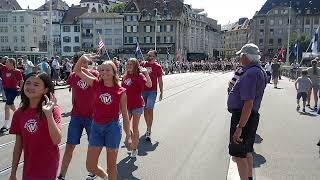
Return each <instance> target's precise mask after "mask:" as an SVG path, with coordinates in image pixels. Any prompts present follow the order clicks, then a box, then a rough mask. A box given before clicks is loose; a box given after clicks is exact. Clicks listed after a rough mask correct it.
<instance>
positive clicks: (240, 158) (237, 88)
mask: <svg viewBox="0 0 320 180" xmlns="http://www.w3.org/2000/svg"><path fill="white" fill-rule="evenodd" d="M259 54H260V51H259V48H258V47H257V46H256V45H254V44H246V45H244V46H243V47H242V48H241V50H240V51H238V52H237V55H240V63H241V65H243V67H244V68H243V71H244V73H243V75H242V76H241V77H240V78H239V80H237V81H236V83H235V85H234V87H233V88H232V90H231V92H230V94H229V97H228V110H229V112H231V113H232V117H231V126H230V143H229V154H230V155H231V156H233V157H234V158H235V160H236V162H237V166H238V170H239V174H240V178H241V180H248V179H249V180H252V170H253V157H252V152H253V144H254V140H255V135H256V131H257V128H258V124H259V117H260V114H259V109H260V105H261V101H262V97H263V94H264V90H265V88H266V85H267V74H266V72H265V71H264V70H263V68H262V67H261V65H260V58H261V57H260V55H259Z"/></svg>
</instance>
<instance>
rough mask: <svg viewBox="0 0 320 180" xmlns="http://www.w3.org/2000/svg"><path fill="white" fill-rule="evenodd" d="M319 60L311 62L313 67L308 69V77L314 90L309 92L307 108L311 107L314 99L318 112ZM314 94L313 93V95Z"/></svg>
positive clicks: (315, 108)
mask: <svg viewBox="0 0 320 180" xmlns="http://www.w3.org/2000/svg"><path fill="white" fill-rule="evenodd" d="M318 60H319V59H318V58H316V59H314V60H312V61H311V66H312V67H310V68H308V70H307V71H308V76H309V77H310V79H311V81H312V88H311V89H310V90H309V92H308V103H307V106H308V107H310V101H311V97H312V95H313V98H314V110H315V111H317V108H318V106H317V105H318V92H319V84H320V68H319V67H318ZM312 92H313V93H312Z"/></svg>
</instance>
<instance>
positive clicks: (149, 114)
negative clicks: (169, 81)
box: [142, 50, 163, 142]
mask: <svg viewBox="0 0 320 180" xmlns="http://www.w3.org/2000/svg"><path fill="white" fill-rule="evenodd" d="M156 58H157V51H155V50H150V51H149V52H148V62H146V63H145V64H144V65H143V67H144V68H146V69H147V70H148V73H149V75H150V78H151V81H152V87H151V88H149V87H145V89H144V92H143V93H142V96H143V99H144V102H145V107H144V119H145V121H146V125H147V131H146V133H145V138H146V140H147V141H150V142H151V130H152V124H153V109H154V106H155V103H156V99H157V90H158V84H159V88H160V96H159V101H161V100H162V98H163V80H162V74H163V70H162V67H161V66H160V64H158V63H157V62H156Z"/></svg>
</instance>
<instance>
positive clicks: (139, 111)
mask: <svg viewBox="0 0 320 180" xmlns="http://www.w3.org/2000/svg"><path fill="white" fill-rule="evenodd" d="M128 113H129V115H142V114H143V107H141V108H136V109H132V110H128Z"/></svg>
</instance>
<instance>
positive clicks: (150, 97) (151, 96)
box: [142, 91, 157, 109]
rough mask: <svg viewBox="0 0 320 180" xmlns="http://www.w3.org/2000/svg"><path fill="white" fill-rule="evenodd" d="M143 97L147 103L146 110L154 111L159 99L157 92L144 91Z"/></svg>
mask: <svg viewBox="0 0 320 180" xmlns="http://www.w3.org/2000/svg"><path fill="white" fill-rule="evenodd" d="M142 97H143V99H144V102H145V107H144V108H145V109H154V105H155V104H156V99H157V91H144V92H143V93H142Z"/></svg>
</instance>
